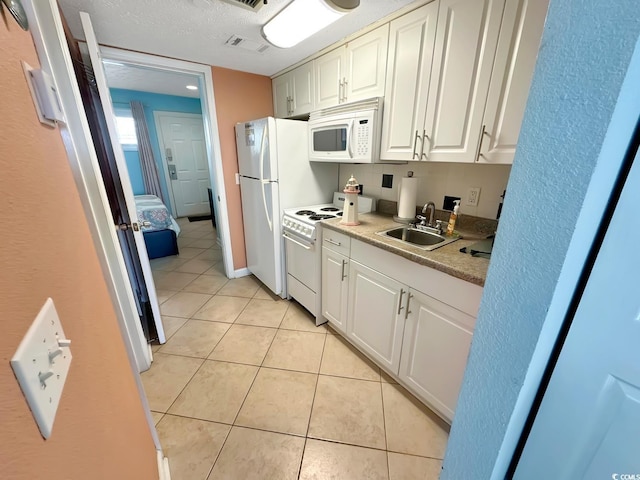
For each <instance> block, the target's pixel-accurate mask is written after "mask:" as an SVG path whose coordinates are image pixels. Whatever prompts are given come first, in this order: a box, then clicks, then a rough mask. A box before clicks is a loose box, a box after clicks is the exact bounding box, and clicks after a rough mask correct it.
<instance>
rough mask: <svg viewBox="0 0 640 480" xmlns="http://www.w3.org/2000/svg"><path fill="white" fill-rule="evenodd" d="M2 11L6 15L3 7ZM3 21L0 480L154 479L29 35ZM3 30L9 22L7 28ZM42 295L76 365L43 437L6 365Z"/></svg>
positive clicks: (151, 453) (146, 435) (147, 441)
mask: <svg viewBox="0 0 640 480" xmlns="http://www.w3.org/2000/svg"><path fill="white" fill-rule="evenodd" d="M5 15H6V12H5ZM6 17H7V20H6V22H7V24H5V22H0V91H1V92H2V102H0V113H1V115H0V152H2V153H1V156H0V164H1V166H2V175H1V176H0V192H1V193H0V198H1V199H2V224H3V228H2V248H0V265H2V268H1V270H0V292H1V294H0V319H1V322H2V335H0V359H1V362H0V477H1V478H7V479H9V478H10V479H12V480H34V479H43V478H47V479H51V480H55V479H72V480H75V479H112V478H117V479H136V480H138V479H139V480H147V479H157V478H158V471H157V465H156V453H155V448H154V445H153V441H152V438H151V434H150V431H149V428H148V426H147V423H146V420H145V416H144V412H143V408H142V404H141V402H140V398H139V396H138V392H137V389H136V386H135V383H134V377H133V373H132V371H131V368H130V366H129V363H128V360H127V355H126V351H125V348H124V344H123V341H122V338H121V336H120V331H119V329H118V324H117V320H116V317H115V313H114V310H113V306H112V304H111V300H110V297H109V294H108V293H107V288H106V285H105V282H104V279H103V275H102V272H101V269H100V266H99V263H98V258H97V256H96V251H95V249H94V246H93V242H92V239H91V236H90V233H89V229H88V225H87V221H86V220H85V216H84V212H83V209H82V206H81V204H80V199H79V196H78V193H77V190H76V187H75V183H74V181H73V178H72V175H71V171H70V166H69V163H68V161H67V157H66V155H65V151H64V147H63V145H62V141H61V138H60V133H59V132H58V130H57V129H51V128H48V127H44V126H42V125H40V124H39V123H38V121H37V118H36V113H35V110H34V106H33V103H32V100H31V97H30V95H29V93H28V89H27V84H26V80H25V78H24V75H23V73H22V67H21V65H20V60H25V61H27V62H28V63H29V64H31V65H32V66H36V65H38V60H37V56H36V53H35V49H34V46H33V43H32V40H31V35H30V34H29V33H26V32H23V31H22V30H20V29H19V28H18V27H17V25H16V24H15V22H14V21H13V20H12V19H11V17H10V16H8V15H6ZM7 25H8V26H7ZM47 297H51V298H53V300H54V302H55V305H56V308H57V310H58V314H59V315H60V318H61V321H62V325H63V327H64V329H65V333H66V335H67V336H68V337H69V338H70V339H71V340H72V347H71V349H72V353H73V361H72V363H71V369H70V372H69V378H68V380H67V383H66V386H65V389H64V391H63V394H62V399H61V403H60V407H59V409H58V414H57V417H56V421H55V424H54V427H53V434H52V436H51V437H50V438H49V439H48V440H46V441H45V440H43V438H42V437H41V436H40V432H39V430H38V427H37V425H36V423H35V421H34V420H33V418H32V416H31V412H30V410H29V407H28V405H27V403H26V401H25V399H24V397H23V395H22V392H21V390H20V387H19V385H18V383H17V382H16V380H15V377H14V375H13V371H12V370H11V367H10V365H9V360H10V359H11V357H12V356H13V354H14V352H15V350H16V348H17V347H18V344H19V343H20V341H21V340H22V337H23V336H24V334H25V333H26V331H27V329H28V328H29V326H30V325H31V322H32V321H33V319H34V318H35V316H36V314H37V313H38V311H39V310H40V308H41V307H42V305H43V304H44V301H45V300H46V298H47Z"/></svg>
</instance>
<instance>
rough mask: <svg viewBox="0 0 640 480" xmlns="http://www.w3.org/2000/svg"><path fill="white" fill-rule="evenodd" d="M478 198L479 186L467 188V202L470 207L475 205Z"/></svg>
mask: <svg viewBox="0 0 640 480" xmlns="http://www.w3.org/2000/svg"><path fill="white" fill-rule="evenodd" d="M478 200H480V187H471V188H470V189H469V190H467V203H466V205H468V206H470V207H477V206H478Z"/></svg>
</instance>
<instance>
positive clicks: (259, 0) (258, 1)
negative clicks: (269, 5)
mask: <svg viewBox="0 0 640 480" xmlns="http://www.w3.org/2000/svg"><path fill="white" fill-rule="evenodd" d="M223 1H224V2H227V3H230V4H231V5H236V6H237V7H242V8H246V9H247V10H251V11H253V12H257V11H258V10H260V9H261V8H262V5H264V4H265V1H264V0H223Z"/></svg>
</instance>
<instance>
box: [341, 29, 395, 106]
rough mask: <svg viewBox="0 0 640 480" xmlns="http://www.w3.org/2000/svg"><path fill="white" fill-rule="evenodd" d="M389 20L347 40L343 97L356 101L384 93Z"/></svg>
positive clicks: (348, 100) (346, 99)
mask: <svg viewBox="0 0 640 480" xmlns="http://www.w3.org/2000/svg"><path fill="white" fill-rule="evenodd" d="M388 43H389V24H388V23H385V24H384V25H383V26H382V27H379V28H376V29H375V30H374V31H372V32H369V33H367V34H366V35H363V36H361V37H358V38H356V39H355V40H353V41H352V42H349V45H348V47H347V64H346V69H347V75H346V77H347V83H346V85H345V89H346V92H345V94H344V98H345V101H347V102H355V101H358V100H365V99H367V98H371V97H382V96H383V95H384V80H385V73H386V71H387V45H388Z"/></svg>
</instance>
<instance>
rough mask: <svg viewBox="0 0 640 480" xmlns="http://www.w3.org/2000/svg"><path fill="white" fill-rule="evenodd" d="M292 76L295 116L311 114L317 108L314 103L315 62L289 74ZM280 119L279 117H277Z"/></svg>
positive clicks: (292, 107) (308, 63)
mask: <svg viewBox="0 0 640 480" xmlns="http://www.w3.org/2000/svg"><path fill="white" fill-rule="evenodd" d="M289 75H290V76H291V77H290V78H291V86H292V90H293V100H292V106H291V107H290V108H291V109H292V110H293V115H294V116H295V115H304V114H306V113H310V112H311V110H313V109H314V108H315V103H314V94H315V87H314V76H313V62H307V63H305V64H304V65H301V66H300V67H298V68H296V69H295V70H293V71H292V72H289ZM276 117H278V115H276Z"/></svg>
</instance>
